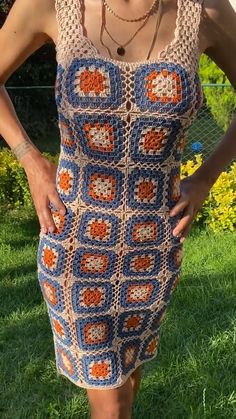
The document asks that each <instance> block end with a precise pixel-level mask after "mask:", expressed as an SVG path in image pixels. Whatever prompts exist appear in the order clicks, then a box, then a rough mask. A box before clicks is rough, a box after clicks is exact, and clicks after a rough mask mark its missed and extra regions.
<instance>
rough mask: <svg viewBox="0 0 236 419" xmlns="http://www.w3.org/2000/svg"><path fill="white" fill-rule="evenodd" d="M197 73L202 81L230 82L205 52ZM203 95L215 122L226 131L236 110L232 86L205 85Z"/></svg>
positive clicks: (235, 97)
mask: <svg viewBox="0 0 236 419" xmlns="http://www.w3.org/2000/svg"><path fill="white" fill-rule="evenodd" d="M199 75H200V78H201V81H202V83H215V84H230V82H229V80H228V79H227V77H226V75H225V73H224V72H223V71H222V70H221V69H220V68H219V67H218V66H217V65H216V64H215V63H214V62H213V61H212V60H211V59H210V58H209V57H207V56H206V55H205V54H202V56H201V59H200V68H199ZM204 95H205V98H206V103H207V106H208V108H209V109H210V111H211V113H212V115H213V117H214V118H215V120H216V122H217V124H218V125H219V126H220V127H221V128H222V129H223V130H224V131H226V129H227V128H228V126H229V124H230V122H231V120H232V115H233V114H234V112H235V110H236V95H235V91H234V89H233V87H223V86H213V87H212V86H211V87H205V88H204Z"/></svg>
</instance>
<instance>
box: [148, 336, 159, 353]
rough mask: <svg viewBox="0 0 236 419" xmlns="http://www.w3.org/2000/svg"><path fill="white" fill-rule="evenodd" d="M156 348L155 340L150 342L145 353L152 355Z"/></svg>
mask: <svg viewBox="0 0 236 419" xmlns="http://www.w3.org/2000/svg"><path fill="white" fill-rule="evenodd" d="M156 347H157V339H156V338H155V339H153V340H151V342H150V343H149V345H148V347H147V352H148V353H153V352H154V351H155V349H156Z"/></svg>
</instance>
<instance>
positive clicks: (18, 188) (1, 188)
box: [0, 147, 58, 208]
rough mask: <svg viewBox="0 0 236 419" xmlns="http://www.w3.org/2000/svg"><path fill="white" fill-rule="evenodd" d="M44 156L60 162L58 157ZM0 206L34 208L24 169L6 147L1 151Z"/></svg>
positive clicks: (45, 154)
mask: <svg viewBox="0 0 236 419" xmlns="http://www.w3.org/2000/svg"><path fill="white" fill-rule="evenodd" d="M42 154H43V155H44V156H45V157H47V158H48V159H49V160H51V161H53V162H55V163H56V162H57V160H58V155H57V156H51V155H50V154H49V153H42ZM0 205H7V206H10V207H16V208H19V207H21V206H25V207H31V206H33V201H32V197H31V193H30V190H29V185H28V180H27V176H26V174H25V171H24V168H23V167H22V166H21V164H20V163H19V162H18V160H17V159H16V157H15V156H14V154H13V153H12V151H11V150H10V149H9V148H6V147H4V148H2V149H1V151H0Z"/></svg>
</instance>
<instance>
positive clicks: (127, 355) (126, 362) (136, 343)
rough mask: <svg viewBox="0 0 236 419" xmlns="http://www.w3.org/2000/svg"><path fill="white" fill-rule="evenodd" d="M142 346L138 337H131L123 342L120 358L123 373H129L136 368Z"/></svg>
mask: <svg viewBox="0 0 236 419" xmlns="http://www.w3.org/2000/svg"><path fill="white" fill-rule="evenodd" d="M140 346H141V340H140V339H138V338H136V339H129V340H128V341H126V342H124V343H123V344H122V346H121V348H120V360H121V369H122V373H123V374H128V373H129V371H131V370H132V369H134V368H135V366H136V362H137V360H138V353H139V348H140Z"/></svg>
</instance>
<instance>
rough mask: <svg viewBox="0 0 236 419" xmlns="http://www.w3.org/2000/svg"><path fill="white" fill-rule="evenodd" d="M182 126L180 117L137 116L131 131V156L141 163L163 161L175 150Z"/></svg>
mask: <svg viewBox="0 0 236 419" xmlns="http://www.w3.org/2000/svg"><path fill="white" fill-rule="evenodd" d="M180 127H181V124H180V121H179V120H178V119H164V118H156V117H141V118H137V119H136V120H135V122H134V124H133V129H132V133H131V158H132V159H133V160H134V161H135V162H141V163H145V162H147V163H163V162H164V161H165V160H166V159H167V158H168V157H169V156H170V155H171V153H172V151H173V147H174V144H175V142H176V139H177V136H178V134H179V132H180Z"/></svg>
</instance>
